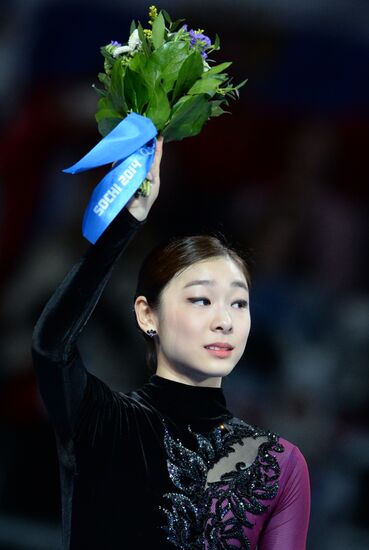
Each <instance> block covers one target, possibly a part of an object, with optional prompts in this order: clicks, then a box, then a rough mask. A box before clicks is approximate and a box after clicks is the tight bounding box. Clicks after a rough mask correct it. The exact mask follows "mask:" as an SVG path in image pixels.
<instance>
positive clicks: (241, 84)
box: [234, 78, 248, 90]
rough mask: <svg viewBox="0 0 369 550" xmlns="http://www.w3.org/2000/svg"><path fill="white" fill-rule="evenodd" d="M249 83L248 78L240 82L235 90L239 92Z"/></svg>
mask: <svg viewBox="0 0 369 550" xmlns="http://www.w3.org/2000/svg"><path fill="white" fill-rule="evenodd" d="M247 81H248V78H246V79H245V80H242V82H240V83H239V84H237V86H235V87H234V90H239V89H240V88H241V87H242V86H244V85H245V84H246V82H247Z"/></svg>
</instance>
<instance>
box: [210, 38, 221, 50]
mask: <svg viewBox="0 0 369 550" xmlns="http://www.w3.org/2000/svg"><path fill="white" fill-rule="evenodd" d="M219 49H220V38H219V36H218V35H217V34H216V35H215V40H214V44H213V45H212V50H219Z"/></svg>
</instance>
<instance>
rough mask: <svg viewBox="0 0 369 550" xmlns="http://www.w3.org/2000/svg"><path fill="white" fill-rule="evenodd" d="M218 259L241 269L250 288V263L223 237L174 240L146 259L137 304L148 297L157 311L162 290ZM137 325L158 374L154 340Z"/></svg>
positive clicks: (136, 295)
mask: <svg viewBox="0 0 369 550" xmlns="http://www.w3.org/2000/svg"><path fill="white" fill-rule="evenodd" d="M219 256H227V257H229V258H231V259H232V260H233V261H234V262H235V263H236V264H237V265H238V266H239V268H240V269H241V271H242V272H243V274H244V276H245V279H246V281H247V284H248V287H249V288H250V285H251V278H250V272H249V268H248V265H247V261H246V259H245V258H244V257H243V256H242V255H241V253H239V252H238V251H236V250H235V249H234V248H233V247H232V246H230V244H229V243H228V242H227V241H226V239H225V237H224V235H222V234H220V233H218V234H217V235H194V236H184V237H174V238H173V237H171V238H170V239H169V240H166V241H164V242H162V243H160V244H158V245H157V246H156V247H155V248H154V249H153V250H152V251H151V252H150V253H149V254H148V255H147V256H146V258H145V259H144V261H143V263H142V265H141V268H140V271H139V275H138V282H137V288H136V292H135V296H134V302H135V301H136V298H137V297H138V296H145V297H146V300H147V302H148V304H149V306H150V308H151V309H153V310H154V311H155V310H156V311H157V310H158V309H159V307H160V299H161V296H162V293H163V290H164V288H165V287H166V285H167V284H168V283H169V282H170V281H171V279H172V278H173V277H174V276H175V275H177V274H179V273H180V272H181V271H183V270H185V269H186V268H187V267H189V266H191V265H193V264H195V263H196V262H200V261H202V260H207V259H209V258H214V257H219ZM136 325H137V328H138V329H139V330H140V333H141V334H142V335H143V337H144V339H145V340H146V342H147V346H148V347H147V352H146V361H147V366H148V368H149V370H150V371H151V372H155V370H156V363H157V357H156V349H155V343H154V340H153V338H151V337H150V336H148V335H147V334H146V333H145V332H144V331H142V330H141V328H140V326H139V324H138V323H137V319H136Z"/></svg>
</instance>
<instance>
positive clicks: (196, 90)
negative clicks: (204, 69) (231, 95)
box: [188, 77, 219, 95]
mask: <svg viewBox="0 0 369 550" xmlns="http://www.w3.org/2000/svg"><path fill="white" fill-rule="evenodd" d="M218 88H219V80H218V79H217V78H210V77H209V78H202V79H200V80H197V82H195V84H194V85H193V86H192V88H191V89H190V90H189V91H188V95H195V94H215V93H216V91H217V89H218Z"/></svg>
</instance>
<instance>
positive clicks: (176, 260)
mask: <svg viewBox="0 0 369 550" xmlns="http://www.w3.org/2000/svg"><path fill="white" fill-rule="evenodd" d="M162 147H163V144H162V140H161V139H158V140H157V149H156V155H155V159H154V163H153V166H152V168H151V170H150V173H149V174H148V178H149V179H150V180H151V181H152V183H153V186H152V192H151V195H150V196H149V197H148V198H143V197H138V198H134V197H133V198H132V199H131V200H130V201H129V203H128V204H127V206H126V208H124V209H123V211H122V212H121V213H120V214H119V215H118V216H117V217H116V218H115V220H114V221H113V222H112V224H111V225H110V226H109V227H108V229H107V230H106V231H105V233H104V234H103V235H102V236H101V237H100V239H99V240H98V241H97V243H96V244H95V245H94V246H92V245H91V246H90V247H89V249H88V250H87V252H86V254H85V255H84V256H83V257H82V258H81V260H80V261H79V262H78V263H77V264H76V265H75V266H74V267H73V268H72V269H71V271H70V272H69V273H68V274H67V276H66V277H65V279H64V280H63V282H62V283H61V285H60V286H59V288H58V289H57V290H56V291H55V292H54V294H53V296H52V297H51V298H50V300H49V302H48V303H47V304H46V306H45V308H44V310H43V312H42V314H41V316H40V318H39V320H38V322H37V324H36V327H35V330H34V335H33V347H32V353H33V358H34V364H35V368H36V372H37V376H38V380H39V386H40V391H41V394H42V397H43V400H44V402H45V405H46V407H47V410H48V413H49V415H50V418H51V420H52V422H53V425H54V428H55V433H56V439H57V446H58V455H59V463H60V475H61V487H62V514H63V548H65V549H68V550H69V549H71V550H75V549H85V548H86V549H89V550H92V549H101V550H103V549H104V550H109V549H118V548H119V549H127V550H128V549H133V548H134V549H140V550H141V549H156V548H158V549H163V550H165V549H167V548H168V549H175V548H178V549H185V550H187V549H188V550H197V549H202V548H206V549H226V548H244V549H252V550H254V549H256V548H258V550H303V549H305V548H306V533H307V527H308V519H309V510H310V488H309V475H308V470H307V466H306V462H305V459H304V457H303V455H302V454H301V452H300V451H299V449H298V448H297V447H296V446H295V445H293V444H292V443H290V442H289V441H287V440H286V439H283V438H279V436H278V435H276V434H273V433H272V432H270V431H268V430H264V429H260V428H256V427H253V426H251V425H249V424H246V423H245V422H243V421H242V420H240V419H237V418H235V417H234V416H233V415H232V413H231V412H230V411H229V410H228V409H227V406H226V401H225V397H224V394H223V390H222V388H221V382H222V378H223V376H227V375H228V374H229V373H230V372H231V371H232V370H233V368H234V367H235V365H236V364H237V362H238V361H239V359H240V358H241V356H242V354H243V352H244V349H245V346H246V341H247V338H248V334H249V330H250V312H249V308H248V289H249V274H248V270H247V266H246V265H245V263H244V261H243V260H242V259H241V258H240V257H239V256H238V255H237V254H236V253H235V252H234V251H233V250H231V249H229V248H227V247H226V245H224V244H223V243H221V242H220V241H219V240H218V239H216V238H215V237H210V236H201V235H200V236H195V237H187V238H182V239H177V240H173V241H169V242H168V243H167V244H166V245H162V246H160V247H157V248H156V249H154V250H153V251H152V252H151V254H149V256H148V257H147V258H146V260H145V261H144V263H143V265H142V267H141V270H140V274H139V281H138V286H137V292H136V296H135V300H134V310H135V314H136V321H137V326H138V328H139V329H140V330H141V331H142V333H143V334H144V337H145V339H146V340H147V342H148V345H149V350H150V361H151V363H152V364H153V365H154V366H155V369H156V372H155V374H153V375H152V376H151V377H150V380H149V381H148V382H147V383H146V384H144V385H143V386H142V387H141V388H139V389H137V390H136V391H131V392H129V393H119V392H115V391H112V390H110V388H109V387H108V386H107V385H106V384H105V383H104V382H103V381H101V380H99V379H98V378H96V377H95V376H93V375H92V374H91V373H89V372H88V370H86V368H85V366H84V364H83V361H82V359H81V357H80V355H79V352H78V348H77V339H78V336H79V334H80V333H81V331H82V330H83V328H84V326H85V325H86V323H87V321H88V319H89V317H90V315H91V313H92V311H93V309H94V308H95V306H96V304H97V302H98V300H99V298H100V296H101V293H102V292H103V289H104V287H105V285H106V284H107V282H108V280H109V278H110V275H111V272H112V270H113V267H114V265H115V264H116V262H117V261H118V259H119V258H120V256H121V254H122V252H123V250H124V249H125V248H126V246H127V245H128V243H129V241H130V240H131V239H132V237H133V235H134V234H135V233H136V231H137V230H138V229H139V228H140V227H141V225H143V224H144V223H145V222H146V219H147V215H148V213H149V211H150V209H151V207H152V204H153V203H154V201H155V200H156V198H157V196H158V193H159V188H160V178H159V169H160V162H161V156H162ZM122 362H123V363H124V358H123V359H122Z"/></svg>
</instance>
